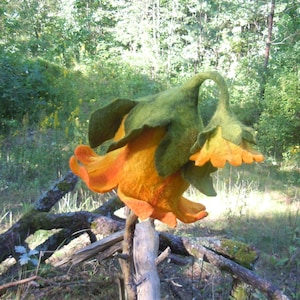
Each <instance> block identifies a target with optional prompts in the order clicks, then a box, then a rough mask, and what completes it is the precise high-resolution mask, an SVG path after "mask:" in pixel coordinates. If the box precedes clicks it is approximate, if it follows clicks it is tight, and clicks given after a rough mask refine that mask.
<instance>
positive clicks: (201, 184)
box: [182, 161, 217, 196]
mask: <svg viewBox="0 0 300 300" xmlns="http://www.w3.org/2000/svg"><path fill="white" fill-rule="evenodd" d="M216 170H217V168H215V167H213V166H212V164H211V163H210V162H208V163H206V164H205V165H204V166H202V167H197V166H195V164H194V162H192V161H189V162H188V163H187V164H186V165H185V166H184V167H183V168H182V176H183V178H184V179H185V180H186V181H187V182H189V183H190V184H191V185H193V186H194V187H195V188H196V189H198V190H199V191H200V192H201V193H203V194H205V195H207V196H216V195H217V193H216V191H215V189H214V187H213V181H212V178H211V176H210V173H212V172H215V171H216Z"/></svg>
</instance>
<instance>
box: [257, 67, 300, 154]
mask: <svg viewBox="0 0 300 300" xmlns="http://www.w3.org/2000/svg"><path fill="white" fill-rule="evenodd" d="M298 85H299V78H298V76H297V74H296V73H291V72H289V73H288V72H282V73H281V74H280V75H279V76H278V77H275V78H274V79H273V80H270V81H269V83H268V84H267V86H266V90H265V102H264V106H265V107H264V110H263V112H262V114H261V116H260V119H259V123H258V127H257V129H258V133H259V135H258V141H259V145H260V146H261V147H262V148H263V149H264V151H265V152H266V153H268V154H271V155H272V154H274V155H275V156H276V157H282V155H283V153H285V152H287V151H288V150H289V149H291V148H293V147H295V146H297V145H298V146H299V141H300V114H299V112H300V102H299V99H300V94H299V87H298Z"/></svg>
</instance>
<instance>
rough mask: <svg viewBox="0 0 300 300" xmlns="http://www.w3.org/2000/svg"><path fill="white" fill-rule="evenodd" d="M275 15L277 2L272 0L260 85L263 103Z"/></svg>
mask: <svg viewBox="0 0 300 300" xmlns="http://www.w3.org/2000/svg"><path fill="white" fill-rule="evenodd" d="M274 13H275V0H271V8H270V14H269V16H268V36H267V40H266V49H265V57H264V64H263V71H262V79H261V85H260V100H261V101H262V100H264V96H265V87H266V83H267V74H268V64H269V58H270V49H271V44H272V31H273V20H274Z"/></svg>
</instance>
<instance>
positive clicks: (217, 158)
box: [190, 127, 263, 168]
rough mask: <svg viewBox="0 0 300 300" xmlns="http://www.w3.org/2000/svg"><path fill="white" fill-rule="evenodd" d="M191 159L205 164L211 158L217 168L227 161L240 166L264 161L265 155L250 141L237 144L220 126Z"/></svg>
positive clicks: (200, 164)
mask: <svg viewBox="0 0 300 300" xmlns="http://www.w3.org/2000/svg"><path fill="white" fill-rule="evenodd" d="M190 159H191V160H193V161H195V165H196V166H203V165H204V164H205V163H207V162H208V161H209V160H210V161H211V163H212V165H213V166H214V167H217V168H223V167H224V166H225V163H226V161H228V162H229V163H230V164H231V165H233V166H240V165H241V164H242V163H243V162H244V163H252V162H253V161H254V160H255V161H257V162H261V161H263V155H261V154H260V153H259V152H256V151H255V150H254V149H253V148H252V147H251V145H250V144H249V143H247V142H245V141H243V142H242V143H241V145H236V144H234V143H231V142H230V141H227V140H225V139H224V138H223V137H222V128H221V127H218V128H217V130H216V132H215V134H214V135H213V136H212V137H210V138H209V139H208V140H207V141H206V142H205V144H204V145H203V147H202V148H201V149H200V150H199V151H198V152H196V153H195V154H193V155H191V157H190Z"/></svg>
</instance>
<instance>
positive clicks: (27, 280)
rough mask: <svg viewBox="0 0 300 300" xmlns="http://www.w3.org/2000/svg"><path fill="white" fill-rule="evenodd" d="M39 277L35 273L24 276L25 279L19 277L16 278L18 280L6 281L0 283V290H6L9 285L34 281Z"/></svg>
mask: <svg viewBox="0 0 300 300" xmlns="http://www.w3.org/2000/svg"><path fill="white" fill-rule="evenodd" d="M39 279H42V278H41V277H39V276H37V275H35V276H32V277H29V278H25V279H21V280H18V281H14V282H8V283H5V284H2V285H0V291H2V290H6V289H8V288H10V287H13V286H17V285H20V284H25V283H28V282H31V281H34V280H39Z"/></svg>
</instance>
